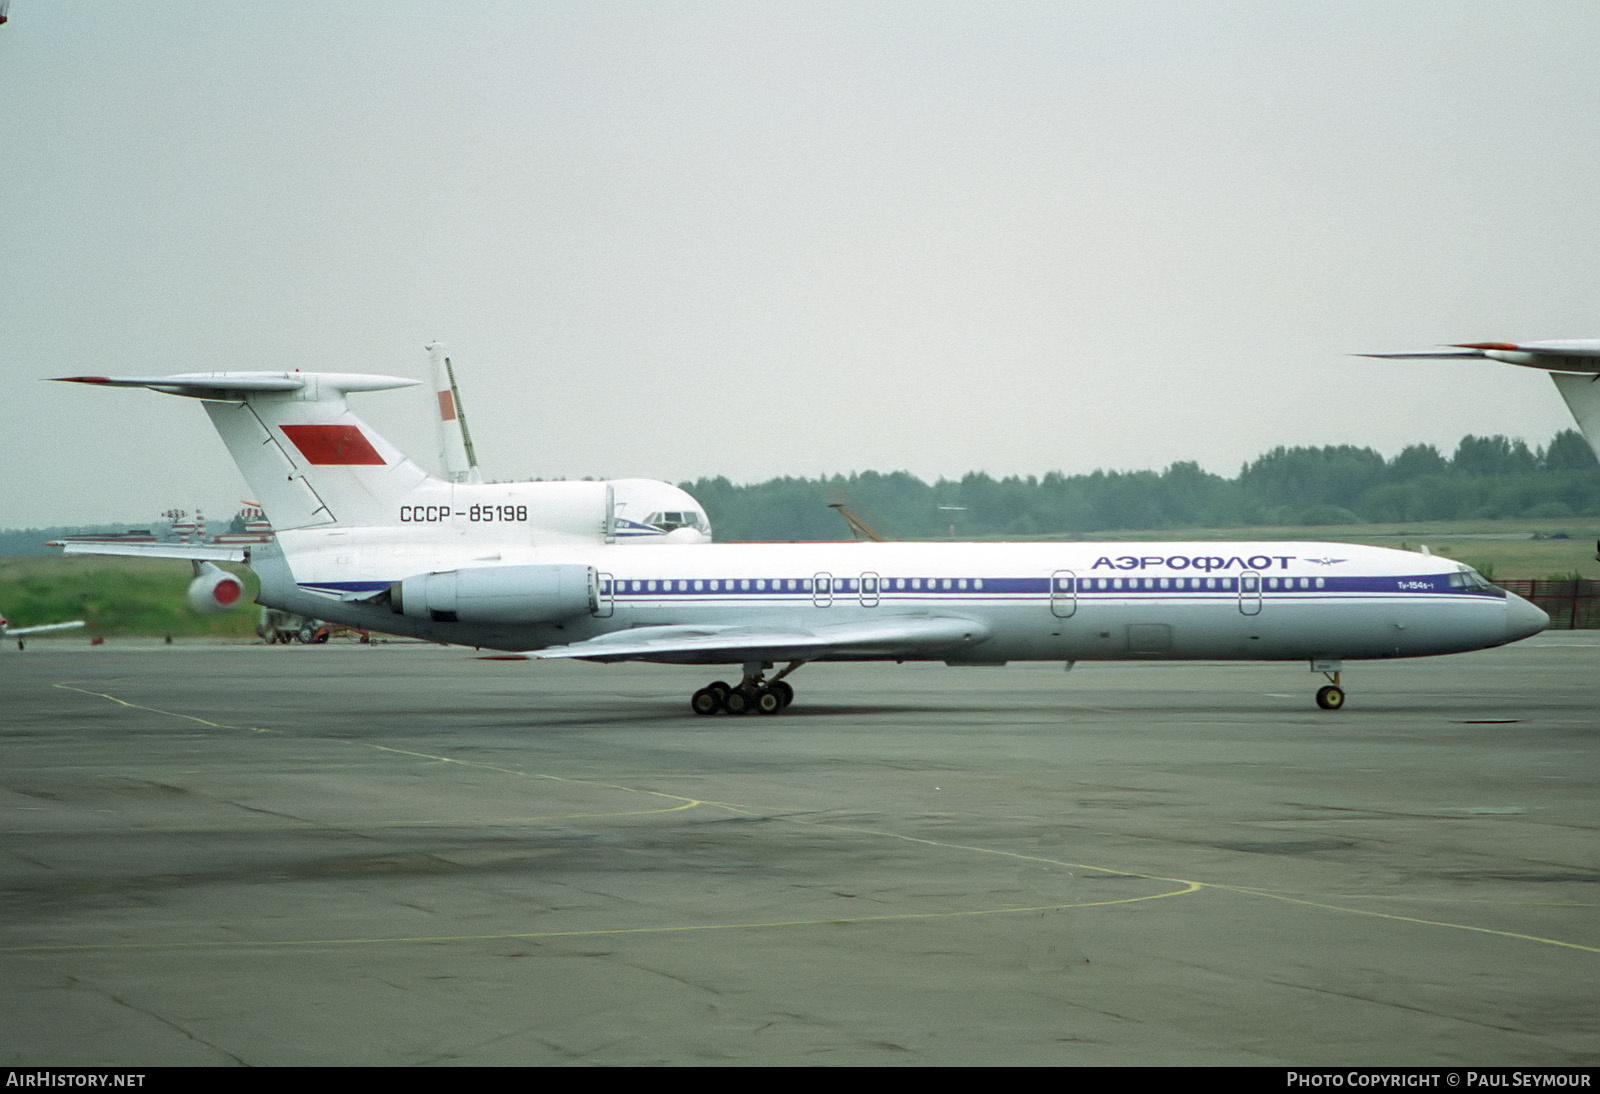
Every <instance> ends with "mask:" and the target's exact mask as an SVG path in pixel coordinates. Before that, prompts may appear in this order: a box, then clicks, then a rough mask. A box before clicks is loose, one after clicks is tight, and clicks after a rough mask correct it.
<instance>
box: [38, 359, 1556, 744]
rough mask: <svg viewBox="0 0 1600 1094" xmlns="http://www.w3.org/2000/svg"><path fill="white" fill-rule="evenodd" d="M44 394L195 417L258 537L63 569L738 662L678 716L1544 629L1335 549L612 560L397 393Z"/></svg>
mask: <svg viewBox="0 0 1600 1094" xmlns="http://www.w3.org/2000/svg"><path fill="white" fill-rule="evenodd" d="M60 379H62V380H63V381H66V382H72V383H81V384H93V385H98V386H102V387H131V388H147V389H149V390H152V391H157V392H161V393H164V394H169V395H178V396H185V397H189V398H194V399H197V400H200V401H201V403H202V405H203V406H204V407H205V409H206V411H207V413H208V414H209V416H210V418H211V421H212V423H213V425H214V426H215V427H216V429H217V431H218V433H219V434H220V435H221V437H222V439H223V442H224V443H225V444H226V445H227V447H228V450H229V452H230V454H231V455H232V456H233V458H234V461H235V462H236V463H237V464H238V466H239V468H240V470H241V471H242V472H243V474H244V476H245V479H246V480H247V481H248V482H249V484H250V487H251V490H252V491H253V493H254V496H255V497H256V498H257V499H259V500H260V502H261V503H262V505H263V506H264V507H265V509H266V511H267V513H268V515H269V516H270V517H271V519H272V523H273V526H274V527H275V528H276V529H277V536H276V539H275V540H274V542H272V543H268V544H260V545H243V544H241V545H215V544H197V545H190V546H187V547H186V546H185V545H181V544H157V545H137V549H135V546H134V545H114V546H108V545H103V544H75V545H71V546H69V547H68V548H67V549H68V550H69V551H70V552H72V553H97V554H107V553H117V554H128V553H138V554H144V555H154V556H157V557H175V558H187V559H190V560H191V561H193V562H194V563H195V565H196V568H197V571H200V570H201V567H202V566H206V567H207V568H206V569H205V570H204V571H203V572H201V573H199V576H197V577H196V579H195V582H196V584H197V585H200V584H201V583H203V582H211V583H214V584H215V586H216V588H217V589H219V590H225V592H226V594H228V595H233V596H235V598H237V593H236V590H235V589H233V588H231V587H229V586H228V585H227V577H228V576H229V575H227V572H226V571H224V570H221V569H220V568H219V567H217V566H216V565H215V563H217V562H225V561H232V562H245V563H247V564H248V565H249V566H250V567H251V568H252V569H253V570H254V571H255V573H256V575H257V576H258V578H259V579H260V587H261V592H260V595H259V597H258V600H259V602H260V603H261V604H263V605H266V606H268V607H272V608H278V609H281V610H283V611H289V612H295V613H298V614H302V615H307V616H312V617H315V618H319V619H326V620H330V621H333V622H337V623H343V624H347V625H349V626H353V627H361V628H366V629H370V630H380V631H387V632H390V633H397V634H403V635H411V636H414V637H417V638H422V639H427V640H429V641H435V642H442V643H450V644H457V645H464V646H475V647H479V648H487V649H493V650H500V651H507V652H510V653H516V654H521V655H525V656H528V657H531V658H536V659H556V658H575V659H582V660H587V661H595V662H614V661H653V662H662V663H668V664H685V665H733V666H738V667H739V669H740V672H741V675H740V677H739V678H738V680H737V681H736V682H733V683H729V682H727V681H723V680H718V681H714V682H712V683H709V684H707V685H706V686H704V687H702V688H700V689H699V690H697V691H695V692H694V694H693V695H692V697H691V699H690V707H691V709H692V710H693V711H694V712H695V713H697V714H702V715H712V714H719V713H726V714H746V713H749V712H755V713H758V714H775V713H777V712H779V711H781V710H783V709H785V708H786V707H788V706H789V704H790V703H791V702H792V701H793V699H794V690H793V686H792V685H791V684H790V683H789V682H788V679H787V677H789V676H790V675H791V674H792V673H794V672H795V671H796V670H797V669H799V668H800V667H801V666H803V665H806V664H809V663H811V662H813V661H897V662H903V661H941V662H944V663H945V664H948V665H964V666H981V665H1000V664H1004V663H1007V662H1010V661H1055V662H1063V663H1065V664H1066V665H1067V666H1068V667H1071V665H1072V664H1073V663H1075V662H1077V661H1096V660H1139V661H1167V660H1195V659H1199V660H1207V661H1211V660H1217V661H1227V660H1249V661H1305V662H1308V663H1309V665H1310V667H1311V671H1312V672H1313V673H1320V674H1323V675H1324V676H1325V677H1326V679H1327V683H1326V684H1324V685H1323V686H1322V687H1320V688H1319V690H1318V691H1317V693H1316V700H1317V704H1318V705H1319V706H1320V707H1322V708H1323V709H1326V710H1336V709H1339V708H1340V707H1342V706H1343V705H1344V702H1345V692H1344V688H1343V684H1342V682H1341V674H1342V670H1343V662H1344V661H1347V660H1364V659H1378V658H1390V657H1421V656H1431V655H1435V654H1445V653H1459V652H1463V651H1467V650H1478V649H1486V648H1490V647H1494V646H1501V645H1504V644H1506V643H1508V642H1514V641H1517V640H1519V639H1522V638H1526V637H1529V636H1530V635H1533V634H1537V633H1538V632H1539V631H1541V630H1543V629H1544V627H1545V626H1546V625H1547V624H1548V622H1549V619H1548V617H1547V616H1546V615H1545V613H1544V612H1542V611H1540V610H1539V609H1538V608H1537V607H1535V606H1534V605H1532V604H1530V603H1528V602H1527V601H1526V600H1523V599H1522V598H1520V597H1517V596H1515V595H1512V594H1508V593H1507V592H1506V591H1504V590H1502V589H1500V588H1497V587H1496V586H1494V585H1492V584H1491V583H1490V582H1488V581H1486V580H1485V579H1484V578H1483V577H1482V576H1481V575H1480V574H1478V573H1477V572H1476V571H1474V570H1473V569H1472V568H1470V567H1468V566H1465V565H1463V564H1461V563H1458V562H1454V561H1451V560H1449V559H1445V558H1440V557H1437V556H1433V555H1428V554H1423V553H1412V552H1409V551H1397V550H1392V549H1388V548H1378V547H1364V546H1354V545H1350V544H1339V543H1292V542H1274V541H1261V542H1243V543H1218V542H1193V543H1165V542H1163V543H1149V542H1145V543H881V542H845V543H742V544H718V543H709V542H703V541H702V540H701V539H700V538H699V537H701V536H702V534H703V533H702V531H701V530H700V529H698V528H692V527H690V526H688V525H680V526H678V527H676V528H670V529H663V528H660V527H659V526H654V527H655V531H656V533H657V534H653V535H650V536H648V537H641V538H642V540H643V542H642V543H641V542H628V541H627V540H625V539H624V538H622V537H621V536H620V535H619V526H618V520H617V508H616V505H617V501H616V494H617V490H616V488H615V486H614V485H612V484H608V483H604V482H531V483H474V482H451V481H447V480H445V479H441V478H438V477H435V476H433V475H430V474H428V473H427V472H426V471H424V470H423V469H422V468H421V467H419V466H418V465H417V464H416V463H414V462H413V461H412V460H410V459H409V458H407V457H406V456H405V455H404V454H402V453H401V452H400V451H399V450H398V449H396V448H395V447H394V446H393V445H392V444H390V443H389V442H388V441H387V440H386V439H384V438H383V437H382V436H380V435H379V434H378V433H377V432H376V431H375V430H373V429H372V427H371V426H369V425H368V424H367V423H366V422H364V421H362V420H361V419H360V418H359V417H358V416H357V415H356V414H355V413H354V412H353V411H352V410H351V409H350V406H349V401H348V396H349V395H351V394H353V393H358V392H372V391H381V390H385V389H393V388H401V387H407V386H411V385H413V384H414V383H415V382H414V381H411V380H404V379H399V378H395V377H389V376H373V375H364V374H352V373H315V372H299V371H289V372H214V373H190V374H185V375H179V376H166V377H109V376H72V377H61V378H60ZM658 485H659V486H665V485H666V484H658ZM674 489H675V488H674ZM683 496H684V497H685V498H687V497H688V496H687V495H683ZM684 504H685V505H686V506H687V505H690V504H692V499H689V502H687V503H684ZM694 509H695V510H698V506H694ZM657 515H658V516H659V514H657ZM684 515H685V512H684V511H680V512H679V513H678V516H680V517H681V516H684ZM646 523H648V522H646ZM664 523H670V521H664ZM196 592H197V591H196V590H195V589H191V601H193V600H194V599H195V598H196ZM198 592H199V594H200V595H199V596H198V599H200V600H201V601H204V599H205V595H204V594H205V592H206V590H205V589H200V590H198ZM779 664H784V667H783V668H782V669H780V670H778V671H777V672H775V673H774V672H773V671H772V670H773V669H775V668H776V667H777V666H778V665H779ZM730 675H731V673H730Z"/></svg>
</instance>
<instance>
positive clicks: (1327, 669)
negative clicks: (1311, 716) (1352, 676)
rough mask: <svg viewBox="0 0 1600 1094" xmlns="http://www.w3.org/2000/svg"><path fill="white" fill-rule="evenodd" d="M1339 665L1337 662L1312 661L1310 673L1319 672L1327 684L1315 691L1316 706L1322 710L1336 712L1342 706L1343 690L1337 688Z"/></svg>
mask: <svg viewBox="0 0 1600 1094" xmlns="http://www.w3.org/2000/svg"><path fill="white" fill-rule="evenodd" d="M1339 670H1340V664H1339V662H1337V661H1313V662H1311V671H1312V672H1320V673H1322V675H1324V676H1326V677H1327V678H1328V683H1327V684H1326V685H1325V686H1323V687H1320V688H1318V689H1317V706H1319V707H1321V708H1322V709H1323V710H1338V709H1340V708H1341V707H1343V706H1344V688H1342V687H1340V686H1339Z"/></svg>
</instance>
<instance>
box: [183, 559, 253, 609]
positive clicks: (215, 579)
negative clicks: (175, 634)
mask: <svg viewBox="0 0 1600 1094" xmlns="http://www.w3.org/2000/svg"><path fill="white" fill-rule="evenodd" d="M185 596H186V598H187V599H188V601H189V607H190V608H193V609H194V611H195V612H196V613H198V614H200V615H221V614H222V613H223V612H226V611H232V610H233V609H234V608H237V607H238V606H239V605H240V604H241V603H243V601H244V582H243V581H241V580H240V579H239V578H237V577H235V576H234V575H232V574H230V573H229V572H228V571H226V570H224V569H222V568H221V567H219V566H216V565H213V564H212V563H210V562H202V563H200V568H199V571H198V572H197V573H196V574H195V578H194V580H193V581H191V582H189V591H188V592H187V593H186V594H185Z"/></svg>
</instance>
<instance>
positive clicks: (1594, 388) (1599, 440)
mask: <svg viewBox="0 0 1600 1094" xmlns="http://www.w3.org/2000/svg"><path fill="white" fill-rule="evenodd" d="M1356 356H1358V357H1383V358H1391V359H1400V360H1423V359H1429V358H1441V359H1451V358H1455V359H1460V358H1478V359H1482V360H1488V361H1504V362H1505V363H1507V364H1511V365H1523V366H1525V367H1527V368H1537V369H1544V370H1545V371H1546V372H1548V373H1550V379H1551V380H1553V381H1554V382H1555V385H1556V390H1557V391H1559V392H1561V397H1562V398H1563V399H1565V400H1566V402H1567V408H1568V409H1569V410H1571V411H1572V416H1573V417H1574V418H1576V419H1577V420H1578V428H1579V429H1580V430H1582V432H1583V437H1584V440H1586V441H1588V442H1589V447H1590V448H1592V449H1594V453H1595V455H1596V456H1597V457H1600V383H1597V381H1600V338H1563V339H1555V340H1551V341H1544V342H1458V343H1455V344H1453V345H1451V346H1449V347H1446V348H1444V349H1434V350H1414V351H1412V352H1409V353H1361V354H1357V355H1356Z"/></svg>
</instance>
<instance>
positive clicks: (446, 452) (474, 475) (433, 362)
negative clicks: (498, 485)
mask: <svg viewBox="0 0 1600 1094" xmlns="http://www.w3.org/2000/svg"><path fill="white" fill-rule="evenodd" d="M424 348H425V349H427V351H428V364H429V365H430V366H431V367H432V369H433V391H434V394H435V396H436V397H437V398H438V400H439V465H440V466H441V467H442V468H444V475H445V478H447V479H449V480H450V481H451V482H482V481H483V473H482V472H481V471H479V470H478V457H477V454H476V453H475V452H473V450H472V434H471V433H470V432H468V431H467V415H466V411H464V410H463V409H462V407H461V389H460V388H458V387H456V373H455V369H453V368H451V367H450V358H449V357H447V356H445V349H444V347H443V346H441V345H440V344H439V343H437V342H429V343H428V345H427V346H426V347H424Z"/></svg>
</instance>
